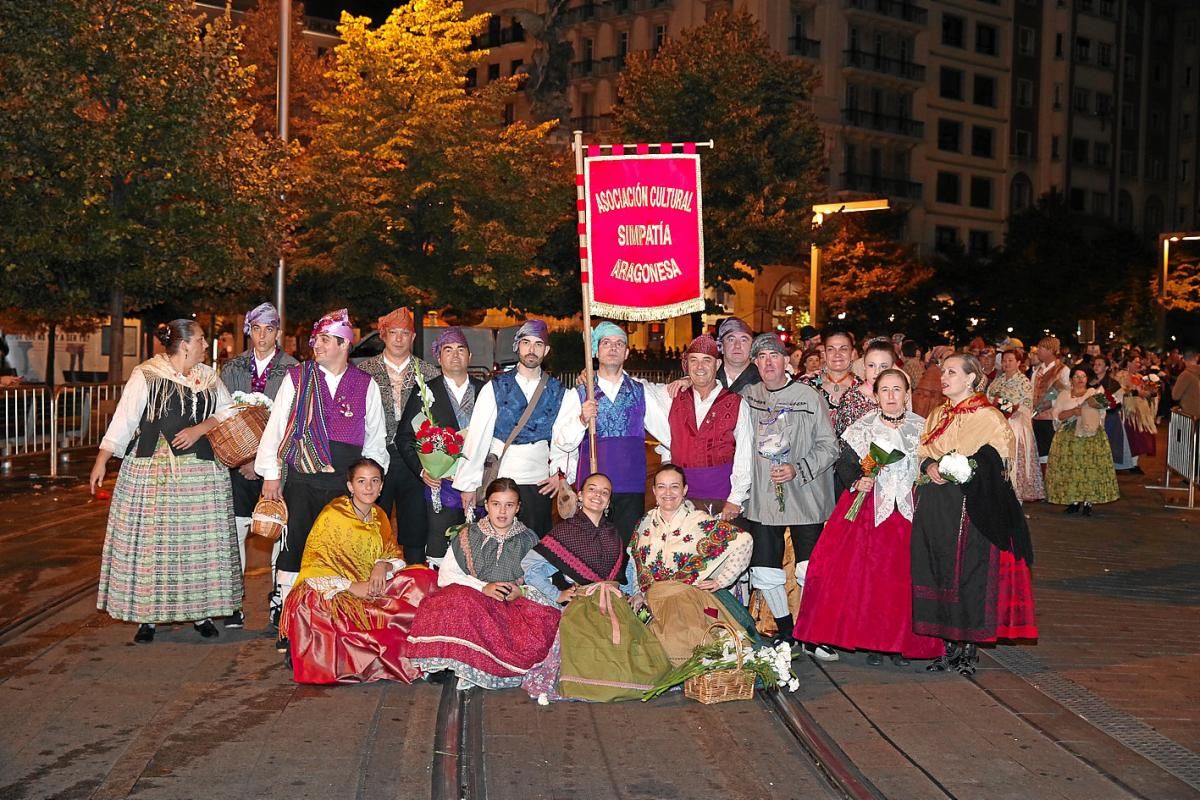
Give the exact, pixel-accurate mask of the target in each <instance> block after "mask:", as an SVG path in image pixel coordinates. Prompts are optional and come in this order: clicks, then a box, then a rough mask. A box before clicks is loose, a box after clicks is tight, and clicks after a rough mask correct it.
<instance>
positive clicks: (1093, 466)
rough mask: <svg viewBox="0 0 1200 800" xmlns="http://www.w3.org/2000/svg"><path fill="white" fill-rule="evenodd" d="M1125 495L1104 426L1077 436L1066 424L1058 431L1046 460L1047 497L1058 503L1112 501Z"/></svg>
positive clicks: (1048, 499)
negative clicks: (1118, 483)
mask: <svg viewBox="0 0 1200 800" xmlns="http://www.w3.org/2000/svg"><path fill="white" fill-rule="evenodd" d="M1120 497H1121V492H1120V490H1119V489H1118V488H1117V473H1116V469H1115V468H1114V467H1113V458H1112V448H1110V447H1109V445H1108V437H1107V436H1105V435H1104V429H1103V428H1101V429H1100V430H1098V431H1096V433H1095V435H1093V436H1084V437H1080V436H1076V435H1075V431H1073V430H1071V429H1069V428H1064V429H1063V430H1060V431H1059V432H1058V433H1056V434H1054V441H1053V442H1052V443H1051V445H1050V459H1049V461H1048V462H1047V464H1046V500H1047V501H1048V502H1051V503H1056V504H1058V505H1069V504H1071V503H1111V502H1113V501H1114V500H1117V499H1119V498H1120Z"/></svg>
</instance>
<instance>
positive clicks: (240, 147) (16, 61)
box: [0, 0, 283, 377]
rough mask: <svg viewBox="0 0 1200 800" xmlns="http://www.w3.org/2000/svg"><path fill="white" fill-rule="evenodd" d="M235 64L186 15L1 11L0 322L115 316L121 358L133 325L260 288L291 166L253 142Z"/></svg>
mask: <svg viewBox="0 0 1200 800" xmlns="http://www.w3.org/2000/svg"><path fill="white" fill-rule="evenodd" d="M237 49H238V43H237V38H236V36H235V35H234V33H233V32H232V31H231V30H230V29H229V27H228V25H227V24H226V23H225V22H224V21H223V20H217V21H215V22H213V23H212V24H210V25H208V26H206V27H205V28H203V29H202V28H200V27H199V26H198V24H197V20H196V18H195V16H194V15H193V13H192V9H191V4H190V3H187V2H183V0H105V2H99V3H97V2H93V0H58V2H54V3H40V2H35V1H34V0H10V2H8V3H7V4H6V5H5V7H4V14H3V17H2V18H0V50H3V52H4V53H5V69H4V70H3V71H0V183H2V184H3V185H4V187H5V191H4V193H3V195H0V216H2V217H3V218H4V220H5V224H4V225H3V226H0V266H2V269H3V275H4V277H3V280H0V307H4V306H8V307H13V306H15V307H20V308H21V309H22V310H23V311H24V313H26V314H27V315H29V316H30V317H34V318H41V319H47V320H55V319H61V318H64V317H68V318H74V317H88V316H97V315H103V314H106V313H111V314H112V315H113V317H114V318H115V319H114V325H113V330H114V337H116V340H115V341H114V342H113V345H112V351H113V352H114V353H116V354H119V353H120V352H121V343H120V341H119V339H120V334H121V331H122V330H123V326H122V324H121V319H122V317H123V315H124V313H125V312H126V311H138V310H140V309H144V308H147V307H150V306H154V305H158V304H161V303H166V302H173V301H180V300H184V299H187V298H192V299H195V298H197V297H206V298H214V297H220V296H223V295H228V294H231V293H235V292H238V291H241V290H243V289H245V288H246V287H247V285H248V284H252V283H253V282H254V281H255V280H256V279H258V278H260V277H261V276H262V275H264V274H265V271H266V269H267V268H268V265H269V263H270V261H271V258H272V256H273V255H274V251H275V243H276V241H277V239H278V236H277V229H278V226H277V214H278V211H277V209H276V207H277V205H278V203H277V200H276V198H277V197H278V195H279V192H280V188H281V185H282V184H281V162H282V156H283V152H282V150H281V149H280V148H279V146H277V145H275V144H272V143H268V142H264V141H262V140H260V139H259V138H258V137H256V136H255V135H254V133H253V131H252V130H251V118H252V112H251V111H250V109H249V107H248V105H247V104H246V103H245V102H244V99H243V97H244V94H245V92H246V90H247V88H248V83H249V72H248V71H247V70H246V69H245V68H243V67H242V66H241V65H240V64H239V62H238V58H237ZM110 363H111V364H112V365H115V371H114V369H113V368H110V372H114V377H120V364H121V360H120V357H119V355H118V356H117V357H115V358H114V359H113V360H112V362H110Z"/></svg>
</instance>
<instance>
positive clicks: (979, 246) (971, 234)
mask: <svg viewBox="0 0 1200 800" xmlns="http://www.w3.org/2000/svg"><path fill="white" fill-rule="evenodd" d="M991 251H992V234H991V233H990V232H989V231H967V252H968V253H970V254H971V255H973V256H975V257H976V258H983V257H985V256H986V255H987V254H988V253H990V252H991Z"/></svg>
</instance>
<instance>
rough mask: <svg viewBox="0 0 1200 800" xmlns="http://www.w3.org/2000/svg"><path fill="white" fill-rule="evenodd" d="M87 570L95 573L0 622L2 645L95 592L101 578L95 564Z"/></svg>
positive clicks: (0, 642) (0, 644)
mask: <svg viewBox="0 0 1200 800" xmlns="http://www.w3.org/2000/svg"><path fill="white" fill-rule="evenodd" d="M77 571H81V570H77ZM87 571H88V572H91V573H93V574H92V576H91V577H88V578H85V579H83V580H79V581H75V582H74V583H72V584H71V585H70V586H69V587H68V588H67V589H65V590H64V591H62V592H59V593H58V594H56V595H55V596H54V597H52V598H51V599H50V600H49V601H47V602H45V603H42V604H41V605H39V606H38V607H37V608H33V609H30V610H29V611H26V612H25V613H23V614H19V615H17V616H16V617H15V618H13V619H11V620H8V621H7V622H3V623H0V646H2V645H5V644H8V642H10V641H12V640H13V639H15V638H17V637H18V636H20V635H21V634H22V633H24V632H25V631H27V630H29V629H30V628H32V627H34V626H35V625H37V624H39V623H41V622H44V621H46V620H48V619H50V618H52V617H54V616H55V615H56V614H58V613H59V612H60V611H62V610H63V609H65V608H66V607H68V606H70V605H71V604H73V603H75V602H76V601H78V600H80V599H82V598H83V597H85V596H87V595H88V594H94V593H95V592H96V590H97V589H98V587H99V585H100V584H99V580H98V579H97V578H96V575H95V574H94V573H95V572H96V568H95V566H94V565H90V564H89V565H88V567H87Z"/></svg>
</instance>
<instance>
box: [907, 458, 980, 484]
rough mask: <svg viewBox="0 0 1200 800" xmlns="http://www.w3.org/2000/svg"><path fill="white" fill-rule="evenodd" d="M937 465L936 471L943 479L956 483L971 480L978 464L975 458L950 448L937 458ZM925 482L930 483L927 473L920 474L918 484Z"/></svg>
mask: <svg viewBox="0 0 1200 800" xmlns="http://www.w3.org/2000/svg"><path fill="white" fill-rule="evenodd" d="M937 465H938V473H939V474H940V475H941V476H942V478H943V479H944V480H946V481H948V482H950V483H958V484H963V483H966V482H967V481H969V480H971V478H972V477H974V475H975V469H976V468H977V467H978V466H979V464H978V462H976V461H975V459H973V458H968V457H967V456H964V455H963V454H962V453H959V452H957V451H955V450H951V451H950V452H949V453H946V455H944V456H942V457H941V458H939V459H938V462H937ZM926 483H931V481H930V480H929V476H928V475H925V474H922V475H921V477H920V478H917V485H918V486H921V485H924V484H926Z"/></svg>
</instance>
